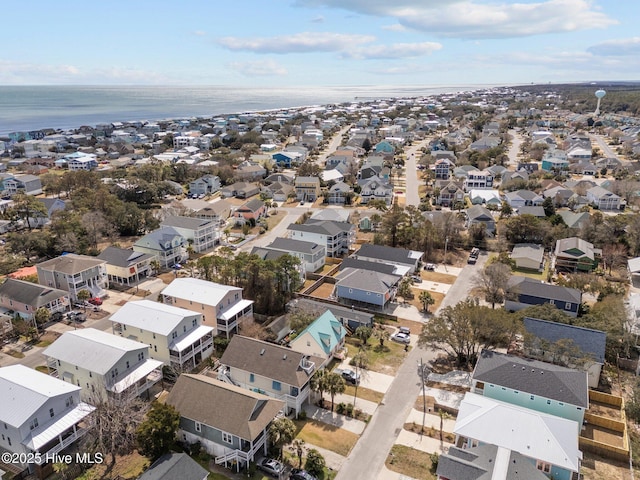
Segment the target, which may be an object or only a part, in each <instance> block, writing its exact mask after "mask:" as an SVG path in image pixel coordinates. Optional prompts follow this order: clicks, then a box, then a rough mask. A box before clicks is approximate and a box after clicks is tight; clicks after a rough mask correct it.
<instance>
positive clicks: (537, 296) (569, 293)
mask: <svg viewBox="0 0 640 480" xmlns="http://www.w3.org/2000/svg"><path fill="white" fill-rule="evenodd" d="M581 302H582V292H581V291H580V290H577V289H575V288H569V287H562V286H559V285H551V284H550V283H545V282H542V281H540V280H535V279H533V278H529V277H519V276H515V275H513V276H511V278H510V279H509V281H508V282H507V300H506V301H505V304H504V308H505V309H506V310H509V311H514V312H515V311H517V310H521V309H523V308H526V307H530V306H532V305H543V304H545V303H550V304H551V305H553V306H555V307H556V308H558V309H560V310H562V311H563V312H564V313H566V314H567V315H570V316H572V317H577V316H578V310H579V309H580V303H581Z"/></svg>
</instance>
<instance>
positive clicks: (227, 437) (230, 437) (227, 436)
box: [222, 432, 233, 444]
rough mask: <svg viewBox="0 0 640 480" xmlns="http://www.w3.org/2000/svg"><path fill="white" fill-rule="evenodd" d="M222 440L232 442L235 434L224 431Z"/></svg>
mask: <svg viewBox="0 0 640 480" xmlns="http://www.w3.org/2000/svg"><path fill="white" fill-rule="evenodd" d="M222 441H223V442H225V443H229V444H232V443H233V435H231V434H230V433H227V432H222Z"/></svg>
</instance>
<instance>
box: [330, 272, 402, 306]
mask: <svg viewBox="0 0 640 480" xmlns="http://www.w3.org/2000/svg"><path fill="white" fill-rule="evenodd" d="M401 278H402V277H401V276H400V275H392V274H388V273H382V272H377V271H373V270H365V269H362V268H351V267H348V268H345V269H343V270H342V271H341V272H340V273H339V274H338V275H336V280H337V282H336V287H335V290H334V292H335V293H334V295H335V296H336V297H337V299H338V301H339V302H340V303H343V304H345V305H350V306H361V307H364V308H367V309H372V310H384V308H385V307H386V306H387V305H388V304H389V302H391V301H392V300H393V299H394V298H395V297H396V291H397V287H398V283H399V282H400V279H401Z"/></svg>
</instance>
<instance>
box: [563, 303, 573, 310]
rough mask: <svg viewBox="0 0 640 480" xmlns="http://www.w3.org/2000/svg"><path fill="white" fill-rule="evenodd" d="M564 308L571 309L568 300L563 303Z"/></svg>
mask: <svg viewBox="0 0 640 480" xmlns="http://www.w3.org/2000/svg"><path fill="white" fill-rule="evenodd" d="M564 309H565V310H571V304H570V303H569V302H567V303H565V304H564Z"/></svg>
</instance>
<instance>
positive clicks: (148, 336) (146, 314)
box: [109, 300, 214, 370]
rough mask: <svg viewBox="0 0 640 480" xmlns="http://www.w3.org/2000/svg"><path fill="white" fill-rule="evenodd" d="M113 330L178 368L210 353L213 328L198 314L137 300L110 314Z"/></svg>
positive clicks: (198, 362) (197, 361)
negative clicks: (141, 344)
mask: <svg viewBox="0 0 640 480" xmlns="http://www.w3.org/2000/svg"><path fill="white" fill-rule="evenodd" d="M109 320H111V327H112V330H113V333H114V334H116V335H120V336H121V337H125V338H128V339H130V340H134V341H137V342H142V343H146V344H147V345H149V356H150V357H151V358H153V359H155V360H160V361H161V362H163V363H164V364H165V365H168V366H175V367H177V368H179V369H181V370H184V369H192V368H194V367H195V366H196V365H198V364H200V362H202V361H203V360H205V359H207V358H209V357H210V356H211V354H212V353H213V331H214V329H213V327H209V326H207V325H203V324H202V313H198V312H195V311H191V310H186V309H184V308H179V307H174V306H172V305H165V304H164V303H158V302H152V301H151V300H138V301H134V302H128V303H125V304H124V305H123V306H122V307H121V308H120V309H119V310H118V311H117V312H116V313H114V314H113V315H111V317H110V318H109Z"/></svg>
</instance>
